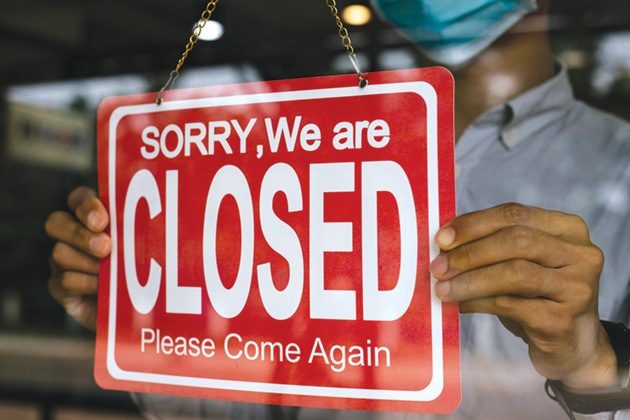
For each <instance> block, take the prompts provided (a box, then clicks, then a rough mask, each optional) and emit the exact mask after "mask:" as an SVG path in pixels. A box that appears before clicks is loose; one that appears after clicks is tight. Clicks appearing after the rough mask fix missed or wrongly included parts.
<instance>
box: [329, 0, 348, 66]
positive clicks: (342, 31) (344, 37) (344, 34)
mask: <svg viewBox="0 0 630 420" xmlns="http://www.w3.org/2000/svg"><path fill="white" fill-rule="evenodd" d="M326 5H328V7H330V14H332V15H333V17H334V18H335V23H336V24H337V27H338V28H339V37H341V43H342V44H343V46H344V47H346V51H348V54H354V48H353V47H352V41H350V36H349V35H348V30H347V29H346V28H345V27H344V26H343V23H342V22H341V19H340V18H339V11H338V10H337V2H336V1H335V0H326Z"/></svg>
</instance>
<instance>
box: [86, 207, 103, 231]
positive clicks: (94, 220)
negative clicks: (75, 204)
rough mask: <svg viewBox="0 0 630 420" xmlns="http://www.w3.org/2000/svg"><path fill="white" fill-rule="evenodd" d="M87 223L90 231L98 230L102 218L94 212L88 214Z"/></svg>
mask: <svg viewBox="0 0 630 420" xmlns="http://www.w3.org/2000/svg"><path fill="white" fill-rule="evenodd" d="M87 221H88V225H90V226H89V227H90V228H91V229H100V228H101V225H102V224H103V216H101V214H100V213H99V212H97V211H96V210H95V211H93V212H90V214H88V218H87Z"/></svg>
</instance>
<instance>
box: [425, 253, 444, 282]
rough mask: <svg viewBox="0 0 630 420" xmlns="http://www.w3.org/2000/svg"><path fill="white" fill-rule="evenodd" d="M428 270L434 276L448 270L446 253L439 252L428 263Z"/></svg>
mask: <svg viewBox="0 0 630 420" xmlns="http://www.w3.org/2000/svg"><path fill="white" fill-rule="evenodd" d="M429 270H431V273H433V275H434V276H438V277H439V276H442V275H443V274H444V273H446V270H448V261H447V260H446V255H444V254H440V255H438V257H437V258H436V259H434V260H433V262H432V263H431V265H429Z"/></svg>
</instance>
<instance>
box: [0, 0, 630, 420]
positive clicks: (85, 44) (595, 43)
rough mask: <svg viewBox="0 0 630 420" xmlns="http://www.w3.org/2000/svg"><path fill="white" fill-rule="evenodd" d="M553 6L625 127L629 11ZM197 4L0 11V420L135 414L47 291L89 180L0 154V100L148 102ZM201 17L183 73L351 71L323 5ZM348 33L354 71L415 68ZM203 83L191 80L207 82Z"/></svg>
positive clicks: (106, 3)
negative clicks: (117, 79)
mask: <svg viewBox="0 0 630 420" xmlns="http://www.w3.org/2000/svg"><path fill="white" fill-rule="evenodd" d="M338 3H339V4H338V6H339V9H340V10H341V9H342V8H343V7H344V6H346V5H348V4H365V5H369V3H368V2H367V1H366V0H359V1H356V2H350V1H346V0H343V1H341V0H340V1H339V2H338ZM552 3H553V5H552V9H553V10H552V20H551V22H552V28H553V30H552V39H553V44H554V49H555V52H556V54H557V57H558V58H559V59H560V60H561V61H563V62H565V63H566V64H567V66H568V67H569V71H570V77H571V79H572V81H573V84H574V86H575V90H576V95H577V96H578V97H579V98H581V99H583V100H585V101H587V102H589V103H592V104H594V105H595V106H597V107H600V108H603V109H606V110H608V111H610V112H613V113H615V114H617V115H620V116H621V117H623V118H626V119H629V118H630V41H626V43H625V44H623V42H622V41H623V36H624V34H626V35H627V34H630V2H628V1H627V0H600V1H596V2H595V1H587V0H552ZM205 5H206V2H205V1H199V0H177V1H168V0H102V1H93V0H57V1H54V2H51V1H45V0H20V1H15V0H11V1H9V0H0V417H2V413H3V411H2V407H3V404H5V405H6V406H8V407H13V408H15V407H18V408H19V409H23V408H25V409H29V408H30V409H33V410H35V412H36V413H37V414H36V417H33V418H59V419H61V418H65V417H63V416H62V415H61V414H59V413H61V411H59V410H60V409H61V408H63V407H70V408H73V409H75V408H76V409H88V410H102V409H106V410H107V411H109V412H112V411H113V412H118V413H133V412H134V411H135V408H134V406H133V404H131V402H130V401H129V397H128V396H127V395H126V394H125V393H112V392H104V391H101V390H99V389H98V388H97V387H96V385H95V384H94V383H93V380H92V379H91V365H92V353H93V347H92V346H93V344H92V341H93V335H92V333H90V332H88V331H85V330H83V329H81V328H80V327H78V326H77V325H76V324H75V323H74V322H73V321H72V320H71V319H70V318H69V317H67V316H66V315H65V313H64V311H63V310H62V309H61V308H60V307H59V306H58V305H57V304H56V303H55V302H54V301H53V299H52V298H51V297H50V296H49V294H48V290H47V286H46V282H47V279H48V277H49V274H50V273H49V268H48V264H47V260H48V256H49V254H50V250H51V248H52V245H53V242H52V241H51V240H50V239H48V238H47V237H46V235H45V233H44V228H43V226H44V222H45V220H46V217H47V215H48V214H49V213H51V212H52V211H54V210H57V209H65V208H66V197H67V195H68V193H69V192H70V191H71V190H72V189H74V188H76V187H77V186H79V185H90V186H93V187H95V186H96V173H95V170H92V171H88V172H76V171H70V170H64V169H51V168H50V167H44V166H38V165H33V164H27V163H23V162H20V161H16V160H14V159H12V158H11V157H10V156H7V153H6V147H5V146H6V142H7V139H6V136H7V130H6V127H7V118H8V117H7V107H8V99H7V98H8V93H9V92H10V91H11V89H12V88H14V87H16V86H18V87H20V86H27V85H35V86H37V85H38V84H42V83H51V82H64V81H76V80H85V79H92V78H106V77H111V76H120V75H140V76H142V77H143V78H144V79H145V80H146V81H147V91H157V90H158V89H159V88H160V87H161V86H162V85H163V84H164V83H165V82H166V80H167V78H168V74H169V72H170V71H171V70H173V69H174V68H175V65H176V63H177V61H178V60H179V58H180V57H181V55H182V52H183V50H184V46H185V45H186V43H187V41H188V38H189V36H190V34H191V29H192V25H193V23H194V22H196V21H197V20H198V18H199V16H200V14H201V12H202V11H203V10H204V8H205ZM212 18H213V19H216V20H218V21H220V22H221V23H222V24H223V25H224V27H225V35H224V36H223V38H221V39H220V40H218V41H214V42H201V41H200V42H199V43H198V44H197V45H196V46H195V48H194V50H193V51H192V52H191V53H190V55H189V57H188V58H187V60H186V63H185V65H184V67H183V71H182V75H183V74H184V73H185V71H186V70H195V69H205V68H217V66H230V67H229V68H232V69H237V70H239V69H240V70H242V69H246V70H247V71H249V72H250V73H251V72H252V71H253V73H254V74H255V75H256V78H257V79H259V80H276V79H285V78H297V77H310V76H321V75H331V74H339V73H348V72H351V70H350V67H349V66H350V62H349V61H346V60H347V59H346V58H345V57H344V55H345V53H344V51H345V50H344V49H343V47H342V45H341V41H340V39H339V37H338V35H337V27H336V26H335V22H334V19H333V18H332V16H331V14H330V10H329V8H328V7H327V6H326V2H325V0H306V1H294V0H265V1H261V0H231V1H227V0H225V1H224V0H221V1H220V2H219V3H218V5H217V8H216V12H215V13H214V14H213V16H212ZM347 27H348V29H349V31H350V36H351V38H352V40H353V45H354V46H355V48H356V51H357V53H358V54H359V55H360V58H361V63H362V70H364V71H378V70H389V69H395V68H404V67H415V66H422V65H423V64H424V63H423V59H422V57H421V55H420V54H419V53H418V51H417V50H416V49H415V48H414V47H413V46H411V45H409V44H407V43H406V42H405V41H404V40H403V39H402V38H400V37H399V36H397V35H396V34H395V33H393V31H392V30H391V29H390V28H389V27H388V26H387V25H385V24H383V23H382V22H380V21H379V20H378V19H377V18H376V17H373V19H372V21H371V22H370V23H369V24H367V25H365V26H361V27H353V26H351V25H347ZM615 36H616V37H618V38H619V39H621V40H622V41H619V42H620V45H621V47H617V49H616V50H615V51H617V52H616V53H615V54H616V55H615V54H612V55H611V54H608V55H606V54H603V53H602V51H604V52H605V51H608V50H606V48H609V47H610V45H611V43H610V42H608V43H607V41H606V40H610V39H611V38H610V37H615ZM628 36H629V37H630V35H628ZM606 45H608V47H606ZM624 45H625V47H624ZM624 49H625V56H624ZM397 57H398V58H397ZM401 57H402V59H401ZM615 57H617V58H615ZM624 60H625V61H624ZM624 63H625V64H624ZM607 69H608V71H609V74H612V76H611V79H610V81H609V82H608V83H607V84H606V85H605V86H604V87H602V86H601V84H598V82H597V80H598V75H600V76H601V74H603V73H605V71H606V70H607ZM210 74H215V73H210ZM208 78H209V79H208ZM208 78H206V79H201V82H197V83H201V84H203V83H208V84H214V83H215V80H213V79H212V76H208ZM216 82H220V80H217V81H216ZM176 87H178V86H177V85H176ZM119 93H120V92H118V91H112V92H111V93H110V94H112V95H113V94H119ZM123 93H125V92H123ZM67 107H68V108H69V109H71V110H73V111H74V112H79V113H83V114H85V115H86V116H88V117H89V118H95V106H94V105H93V104H91V103H90V101H89V100H87V98H86V97H83V96H82V95H81V94H80V93H79V94H76V96H75V97H74V98H73V100H72V101H71V103H70V105H69V106H67ZM94 124H95V122H94ZM15 404H18V406H15ZM60 407H61V408H60ZM2 418H7V419H10V417H7V416H5V417H2ZM15 418H27V417H24V416H23V415H22V416H21V417H15ZM68 418H69V417H68ZM81 418H89V416H88V415H87V414H85V415H83V417H81ZM108 418H109V417H108Z"/></svg>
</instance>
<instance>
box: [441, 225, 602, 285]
mask: <svg viewBox="0 0 630 420" xmlns="http://www.w3.org/2000/svg"><path fill="white" fill-rule="evenodd" d="M590 248H591V247H589V246H585V245H581V244H578V243H575V242H571V241H565V240H562V239H559V238H558V237H556V236H552V235H550V234H548V233H545V232H543V231H540V230H537V229H533V228H530V227H527V226H522V225H519V226H511V227H508V228H504V229H501V230H499V231H498V232H495V233H493V234H492V235H490V236H487V237H484V238H482V239H479V240H477V241H472V242H469V243H465V244H463V245H461V246H459V247H457V248H454V249H451V250H449V251H448V252H444V253H442V254H440V255H439V256H438V257H437V258H436V259H435V260H434V261H433V262H432V263H431V266H430V269H431V272H432V273H433V275H434V276H435V277H436V278H438V279H442V280H444V279H448V278H451V277H454V276H456V275H458V274H460V273H463V272H465V271H469V270H474V269H477V268H481V267H485V266H489V265H493V264H498V263H500V262H503V261H509V260H512V259H525V260H529V261H532V262H536V263H538V264H540V265H542V266H544V267H550V268H559V267H564V266H567V265H569V264H573V263H575V262H576V261H577V260H579V259H581V258H583V257H585V256H587V255H588V256H590V252H589V251H590ZM592 248H593V250H595V249H596V248H595V247H592Z"/></svg>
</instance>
